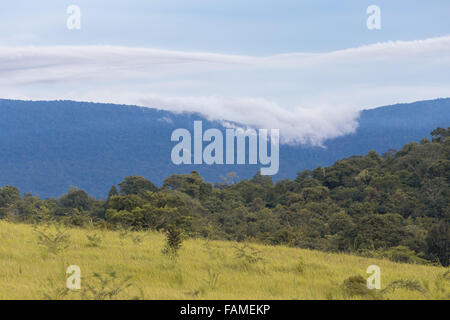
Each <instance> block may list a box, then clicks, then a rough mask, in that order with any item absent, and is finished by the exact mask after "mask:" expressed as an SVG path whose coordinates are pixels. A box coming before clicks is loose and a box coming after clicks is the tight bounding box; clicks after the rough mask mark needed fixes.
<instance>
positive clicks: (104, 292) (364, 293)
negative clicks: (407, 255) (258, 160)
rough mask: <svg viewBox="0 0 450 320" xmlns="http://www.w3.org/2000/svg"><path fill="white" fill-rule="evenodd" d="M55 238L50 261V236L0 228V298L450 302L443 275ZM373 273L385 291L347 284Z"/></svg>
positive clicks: (388, 266) (160, 239)
mask: <svg viewBox="0 0 450 320" xmlns="http://www.w3.org/2000/svg"><path fill="white" fill-rule="evenodd" d="M59 231H60V232H61V234H63V235H64V236H66V237H68V239H67V241H66V242H65V244H66V245H67V248H66V249H64V250H61V251H58V252H56V253H50V251H49V248H50V247H49V246H46V245H43V242H42V241H41V242H40V241H39V236H40V235H42V234H45V235H55V234H56V233H57V231H56V229H54V228H50V229H46V228H44V227H42V226H41V227H39V228H37V229H33V227H32V226H30V225H25V224H11V223H8V222H5V221H0V241H1V244H2V245H1V246H0V257H2V259H0V275H1V277H0V299H80V298H81V297H82V298H84V299H136V298H138V299H152V300H155V299H227V300H232V299H450V278H449V272H448V270H446V269H444V268H442V267H433V266H421V265H413V264H400V263H394V262H390V261H387V260H379V259H369V258H363V257H356V256H350V255H344V254H330V253H322V252H318V251H310V250H302V249H295V248H287V247H282V246H261V245H253V244H251V245H248V244H247V246H245V245H244V244H237V243H233V242H225V241H204V240H193V239H191V240H187V241H185V242H184V243H183V245H182V247H181V249H180V251H179V257H178V258H177V259H171V258H169V257H167V256H165V255H163V254H162V253H161V250H162V249H163V247H164V236H163V235H162V234H160V233H157V232H145V233H144V232H128V233H123V232H116V231H98V230H97V231H93V230H89V229H77V228H71V229H66V228H62V229H59ZM94 235H96V236H97V237H99V238H100V239H101V240H100V241H97V242H95V241H93V240H92V239H93V238H94ZM136 239H141V241H139V240H136ZM39 243H41V245H40V244H39ZM93 243H96V245H93ZM242 251H244V252H245V255H244V256H243V255H242V254H241V253H242ZM248 257H252V258H254V259H255V260H252V259H250V258H248ZM69 265H77V266H79V267H80V270H81V277H82V280H81V290H79V291H67V290H66V287H65V286H66V277H68V275H66V273H65V272H66V268H67V267H68V266H69ZM370 265H377V266H379V267H380V270H381V289H382V290H384V291H383V293H382V292H380V290H377V291H378V292H376V293H375V292H372V291H371V292H369V290H368V289H365V287H364V285H365V283H361V285H362V286H360V285H359V282H351V283H353V285H344V283H347V284H348V283H350V282H349V281H348V280H347V282H346V281H345V280H346V279H348V278H350V277H353V276H358V275H359V276H361V277H363V278H364V279H366V278H367V277H368V275H367V274H366V269H367V267H368V266H370ZM354 279H355V278H354ZM356 279H358V278H356ZM101 280H106V281H109V282H108V283H107V284H106V285H105V286H104V287H103V288H102V287H101V285H100V282H101ZM394 281H397V282H394ZM355 283H356V284H357V285H356V286H355ZM351 288H353V289H351ZM355 288H356V289H355ZM358 292H359V293H358Z"/></svg>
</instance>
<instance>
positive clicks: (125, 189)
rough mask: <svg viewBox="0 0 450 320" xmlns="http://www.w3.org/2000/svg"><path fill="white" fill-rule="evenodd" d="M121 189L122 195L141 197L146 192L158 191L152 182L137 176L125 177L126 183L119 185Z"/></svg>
mask: <svg viewBox="0 0 450 320" xmlns="http://www.w3.org/2000/svg"><path fill="white" fill-rule="evenodd" d="M119 187H120V194H121V195H130V194H136V195H139V194H141V193H143V192H145V191H152V192H156V191H158V187H156V186H155V185H154V184H153V183H152V182H151V181H150V180H147V179H145V178H144V177H139V176H136V175H133V176H129V177H125V179H124V181H122V182H121V183H119ZM116 191H117V190H116Z"/></svg>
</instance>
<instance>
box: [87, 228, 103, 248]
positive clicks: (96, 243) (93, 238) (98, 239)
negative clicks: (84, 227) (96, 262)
mask: <svg viewBox="0 0 450 320" xmlns="http://www.w3.org/2000/svg"><path fill="white" fill-rule="evenodd" d="M86 237H87V239H88V244H87V246H88V247H91V248H98V247H100V246H101V244H102V241H103V238H102V236H101V235H99V234H98V233H96V232H94V233H91V234H86Z"/></svg>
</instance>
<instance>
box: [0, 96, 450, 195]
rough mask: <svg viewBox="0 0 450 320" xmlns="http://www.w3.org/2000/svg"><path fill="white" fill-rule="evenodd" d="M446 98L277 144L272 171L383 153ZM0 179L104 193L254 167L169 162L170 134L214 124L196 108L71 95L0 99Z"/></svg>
mask: <svg viewBox="0 0 450 320" xmlns="http://www.w3.org/2000/svg"><path fill="white" fill-rule="evenodd" d="M449 108H450V99H439V100H433V101H421V102H416V103H413V104H401V105H395V106H388V107H382V108H378V109H373V110H365V111H363V112H362V113H361V117H360V119H359V123H360V126H359V128H358V130H357V132H356V133H355V134H353V135H348V136H344V137H340V138H337V139H333V140H330V141H327V142H326V149H324V148H318V147H306V146H282V148H281V150H280V171H279V174H278V175H277V176H275V177H274V178H275V179H276V180H278V179H282V178H294V177H295V176H296V174H297V172H298V171H300V170H303V169H312V168H315V167H316V166H318V165H321V166H327V165H331V164H332V163H334V162H335V161H337V160H339V159H341V158H345V157H349V156H351V155H355V154H359V155H364V154H366V153H367V152H368V151H370V150H376V151H377V152H379V153H383V152H385V151H387V150H389V149H392V148H394V149H398V148H401V147H402V146H403V145H404V144H406V143H408V142H410V141H418V140H420V139H422V138H423V137H426V136H428V134H429V132H430V131H431V130H433V129H434V128H436V127H438V126H441V127H447V126H448V124H449V123H450V112H449V110H450V109H449ZM0 114H1V117H0V183H1V184H2V185H14V186H17V187H19V189H20V190H21V191H22V192H26V193H33V194H35V195H39V196H41V197H44V198H47V197H57V196H60V195H61V194H62V193H64V192H65V191H67V190H68V189H69V187H70V186H75V187H78V188H81V189H83V190H86V191H87V192H88V193H89V194H91V195H93V196H95V197H99V198H104V197H105V196H106V193H105V190H108V189H109V187H110V186H111V185H113V184H117V183H118V182H119V181H121V180H122V179H123V177H124V176H128V175H131V174H137V175H139V176H144V177H146V178H148V179H150V180H151V181H153V182H154V183H156V184H157V185H161V184H162V181H163V179H165V178H166V177H168V176H169V175H170V174H176V173H178V174H181V173H189V172H191V171H192V170H196V171H198V172H199V173H200V174H201V175H202V176H203V177H204V178H205V179H206V180H207V181H209V182H217V181H221V179H220V176H223V175H226V173H228V172H230V171H235V172H237V175H238V178H239V179H243V178H250V177H252V176H253V175H254V174H255V173H256V172H257V170H258V169H259V166H252V165H245V166H230V165H227V166H206V165H205V166H198V165H192V166H175V165H173V164H172V163H171V161H170V151H171V148H172V146H173V144H171V143H170V135H171V133H172V131H173V130H174V129H176V128H188V129H192V126H193V121H194V120H203V122H204V126H205V127H215V128H221V125H220V124H219V123H215V122H210V121H206V120H205V119H203V118H202V117H201V116H199V115H196V114H173V113H170V112H166V111H160V110H156V109H151V108H140V107H132V106H120V105H111V104H96V103H84V102H73V101H53V102H44V101H38V102H31V101H16V100H0Z"/></svg>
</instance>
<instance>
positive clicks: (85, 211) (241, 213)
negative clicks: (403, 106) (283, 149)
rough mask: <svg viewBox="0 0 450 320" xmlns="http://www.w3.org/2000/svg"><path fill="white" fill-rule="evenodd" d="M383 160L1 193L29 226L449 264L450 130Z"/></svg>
mask: <svg viewBox="0 0 450 320" xmlns="http://www.w3.org/2000/svg"><path fill="white" fill-rule="evenodd" d="M431 134H432V136H433V139H432V141H429V140H428V139H424V140H422V141H421V142H420V143H409V144H407V145H405V146H404V147H403V148H402V149H401V150H400V151H394V150H392V151H389V152H387V153H385V154H383V155H382V156H380V155H378V154H377V153H376V152H375V151H371V152H369V153H368V154H367V155H366V156H364V157H363V156H353V157H350V158H348V159H344V160H341V161H338V162H336V163H335V164H334V165H332V166H331V167H328V168H322V167H318V168H316V169H314V170H312V171H309V170H305V171H302V172H299V173H298V175H297V178H296V179H295V180H288V179H287V180H281V181H278V182H277V183H273V181H272V179H271V177H268V176H262V175H260V174H256V175H255V176H254V177H253V178H252V179H250V180H247V179H245V180H242V181H239V182H236V181H235V180H236V178H237V177H236V176H235V175H234V174H232V173H231V174H229V175H228V176H227V177H223V182H222V183H218V184H216V185H215V186H213V185H212V184H210V183H206V182H204V181H203V179H202V177H201V176H200V175H199V174H198V173H197V172H192V173H191V174H188V175H172V176H170V177H168V178H167V179H166V180H165V181H164V184H163V186H162V187H161V188H158V187H157V186H155V185H154V184H153V183H152V182H151V181H149V180H147V179H145V178H143V177H138V176H130V177H126V178H125V179H124V181H123V182H121V183H119V185H118V186H117V187H116V186H113V187H112V188H111V190H110V191H109V195H108V198H107V199H105V200H96V199H94V198H92V197H90V196H89V195H88V194H87V193H86V192H84V191H83V190H80V189H71V190H70V191H69V192H68V193H67V194H65V195H63V196H61V197H60V198H58V199H46V200H43V199H40V198H38V197H35V196H32V195H31V194H25V195H24V196H23V197H22V196H21V195H20V193H19V190H17V188H15V187H12V186H6V187H3V188H1V189H0V217H1V218H3V219H10V220H13V221H20V222H27V223H43V222H48V221H58V222H60V223H65V224H68V225H74V226H80V227H83V226H87V225H92V224H93V225H96V226H98V227H102V228H110V229H115V228H127V229H137V230H161V231H164V230H167V229H169V228H177V229H179V230H182V231H183V233H184V234H186V235H188V236H192V237H205V238H210V239H228V240H236V241H244V240H246V241H257V242H262V243H267V244H276V245H278V244H280V245H288V246H296V247H301V248H308V249H317V250H324V251H335V252H349V253H355V254H360V255H367V256H377V257H386V258H389V259H392V260H395V261H399V262H410V263H440V264H442V265H444V266H448V265H449V264H450V261H449V259H450V201H449V200H450V191H449V184H450V138H448V137H449V135H450V128H449V129H442V128H438V129H436V130H434V131H433V132H432V133H431Z"/></svg>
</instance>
